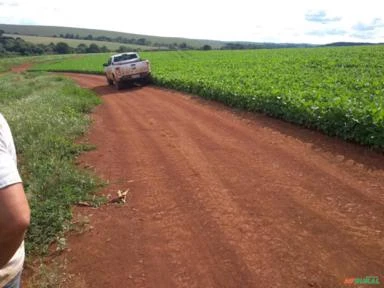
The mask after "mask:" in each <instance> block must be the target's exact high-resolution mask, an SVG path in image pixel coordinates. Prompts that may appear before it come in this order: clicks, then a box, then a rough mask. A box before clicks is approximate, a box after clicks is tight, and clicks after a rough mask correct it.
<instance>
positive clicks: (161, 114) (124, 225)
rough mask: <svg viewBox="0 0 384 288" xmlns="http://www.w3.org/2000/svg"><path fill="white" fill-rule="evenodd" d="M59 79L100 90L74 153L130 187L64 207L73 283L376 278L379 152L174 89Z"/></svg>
mask: <svg viewBox="0 0 384 288" xmlns="http://www.w3.org/2000/svg"><path fill="white" fill-rule="evenodd" d="M71 77H72V78H74V79H75V80H76V81H77V82H78V83H79V84H80V85H81V86H83V87H87V88H90V89H93V90H94V91H96V92H97V93H98V94H99V95H101V97H102V98H103V101H104V104H103V105H101V106H99V107H98V108H97V109H96V111H95V113H94V114H93V119H94V124H93V126H92V129H91V131H90V134H89V136H88V138H89V141H90V142H91V143H93V144H95V145H96V146H97V149H96V150H94V151H91V152H89V153H87V154H85V155H83V156H82V158H81V162H82V163H83V164H84V165H85V164H87V165H90V166H94V167H95V170H96V172H97V173H98V174H99V175H101V176H102V177H104V178H105V179H108V180H109V181H110V185H109V186H108V187H107V188H106V189H105V191H104V193H106V194H108V193H109V194H115V192H116V191H117V190H118V189H122V190H125V189H128V188H129V189H130V190H129V194H128V199H127V204H126V205H123V206H122V205H108V206H103V207H101V208H99V209H97V210H94V209H90V208H79V209H78V210H81V213H82V214H84V215H90V219H91V224H92V226H93V227H94V228H93V229H92V230H91V231H90V232H87V233H84V234H81V235H78V236H73V237H71V238H70V240H69V249H70V250H69V252H67V253H66V257H67V259H68V269H69V271H70V272H72V273H74V274H76V275H77V276H78V279H81V281H80V282H81V283H83V286H84V287H108V288H113V287H120V288H121V287H156V288H160V287H167V288H170V287H262V288H267V287H284V288H290V287H292V288H298V287H327V288H328V287H329V288H330V287H346V285H344V280H345V278H353V277H365V276H380V279H379V281H380V282H381V283H383V281H384V279H383V278H382V276H383V272H384V221H383V220H384V156H383V155H380V154H377V153H374V152H370V151H368V149H365V148H361V147H358V146H357V145H353V144H348V143H344V142H343V141H340V140H337V139H332V138H329V137H326V136H324V135H321V134H320V133H317V132H313V131H309V130H306V129H302V128H298V127H296V126H293V125H290V124H287V123H283V122H281V121H279V120H274V119H270V118H268V117H264V116H261V115H256V116H252V115H250V114H246V113H240V112H235V111H233V110H230V109H228V108H225V107H223V106H221V105H219V104H215V103H209V102H207V101H203V100H199V99H196V98H194V97H190V96H187V95H183V94H180V93H177V92H172V91H168V90H164V89H158V88H154V87H144V88H140V87H137V88H132V89H127V90H123V91H121V92H117V91H115V89H114V88H113V87H107V86H105V84H106V82H105V79H104V78H103V77H100V76H90V75H75V74H71ZM365 286H366V285H365ZM365 286H364V287H365ZM375 287H380V285H376V286H375Z"/></svg>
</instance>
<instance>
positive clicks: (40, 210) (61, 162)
mask: <svg viewBox="0 0 384 288" xmlns="http://www.w3.org/2000/svg"><path fill="white" fill-rule="evenodd" d="M99 103H100V100H99V98H98V97H96V96H95V95H94V94H93V93H92V92H90V91H88V90H86V89H81V88H79V87H77V86H76V85H74V83H73V82H72V81H70V80H68V79H65V78H63V77H60V76H52V75H48V74H41V73H26V74H6V75H3V76H1V77H0V107H1V108H0V112H1V113H2V114H3V115H4V116H5V117H6V118H7V120H8V121H9V125H10V126H11V129H12V131H13V135H14V137H15V143H16V147H17V151H18V154H19V160H20V161H19V162H20V163H19V165H20V166H19V167H20V171H21V174H22V178H23V181H24V186H25V190H26V193H27V195H28V198H29V202H30V205H31V208H32V223H31V226H30V229H29V232H28V235H27V241H26V245H27V250H28V251H29V253H30V254H40V253H42V252H44V251H46V249H47V248H48V245H49V244H50V243H52V241H54V240H55V239H56V240H60V241H59V243H62V242H63V240H62V236H61V235H62V234H61V233H63V231H65V230H66V229H67V228H68V227H69V223H70V222H69V221H70V219H71V210H70V208H71V205H73V204H74V203H77V202H79V201H93V203H97V201H99V199H97V198H94V196H92V195H91V194H90V192H92V191H94V190H95V188H96V187H98V185H100V181H99V180H97V178H95V177H94V176H92V175H91V174H89V173H88V172H84V171H80V170H79V169H77V168H76V166H75V164H74V159H75V157H76V156H77V155H79V153H81V152H82V151H84V150H87V149H89V146H87V145H85V144H75V143H74V141H75V139H77V138H78V137H79V136H80V135H83V133H84V132H85V131H86V129H87V127H88V124H89V122H90V120H89V117H88V116H86V113H89V112H90V111H91V109H92V107H94V106H95V105H97V104H99ZM95 201H96V202H95Z"/></svg>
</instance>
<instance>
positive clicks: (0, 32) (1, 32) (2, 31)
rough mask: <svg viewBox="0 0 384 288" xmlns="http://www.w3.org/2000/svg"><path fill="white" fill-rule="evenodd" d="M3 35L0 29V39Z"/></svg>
mask: <svg viewBox="0 0 384 288" xmlns="http://www.w3.org/2000/svg"><path fill="white" fill-rule="evenodd" d="M3 34H4V30H1V29H0V37H2V36H3Z"/></svg>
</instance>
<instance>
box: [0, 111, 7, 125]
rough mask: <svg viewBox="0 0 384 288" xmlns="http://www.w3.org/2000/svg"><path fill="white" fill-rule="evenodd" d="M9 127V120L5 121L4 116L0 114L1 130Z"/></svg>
mask: <svg viewBox="0 0 384 288" xmlns="http://www.w3.org/2000/svg"><path fill="white" fill-rule="evenodd" d="M4 126H7V120H5V118H4V116H3V114H1V113H0V129H4Z"/></svg>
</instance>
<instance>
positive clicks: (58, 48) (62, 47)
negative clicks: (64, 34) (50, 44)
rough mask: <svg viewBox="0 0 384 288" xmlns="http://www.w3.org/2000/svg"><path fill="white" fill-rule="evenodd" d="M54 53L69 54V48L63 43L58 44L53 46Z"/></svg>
mask: <svg viewBox="0 0 384 288" xmlns="http://www.w3.org/2000/svg"><path fill="white" fill-rule="evenodd" d="M55 52H56V53H59V54H69V53H71V48H70V47H69V46H68V44H67V43H65V42H59V43H57V44H56V45H55Z"/></svg>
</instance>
